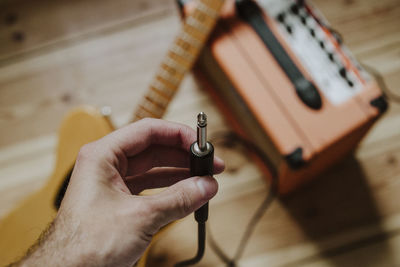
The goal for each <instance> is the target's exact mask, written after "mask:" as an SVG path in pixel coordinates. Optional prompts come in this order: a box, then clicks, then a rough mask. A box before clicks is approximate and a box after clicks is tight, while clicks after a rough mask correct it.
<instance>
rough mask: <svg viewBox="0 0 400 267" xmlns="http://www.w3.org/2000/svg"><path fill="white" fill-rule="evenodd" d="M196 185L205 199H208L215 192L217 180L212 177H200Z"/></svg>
mask: <svg viewBox="0 0 400 267" xmlns="http://www.w3.org/2000/svg"><path fill="white" fill-rule="evenodd" d="M196 184H197V186H198V188H199V190H200V193H201V194H202V196H203V197H208V196H209V195H211V194H212V193H213V192H214V191H216V190H215V180H214V179H213V178H211V177H207V176H205V177H199V179H197V181H196Z"/></svg>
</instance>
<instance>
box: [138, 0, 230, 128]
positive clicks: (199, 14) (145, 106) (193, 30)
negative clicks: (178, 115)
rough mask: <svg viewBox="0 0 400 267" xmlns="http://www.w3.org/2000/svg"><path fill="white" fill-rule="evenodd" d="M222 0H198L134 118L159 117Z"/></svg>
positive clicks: (190, 62)
mask: <svg viewBox="0 0 400 267" xmlns="http://www.w3.org/2000/svg"><path fill="white" fill-rule="evenodd" d="M223 3H224V0H198V2H197V3H196V8H195V10H194V11H193V12H191V13H190V15H188V16H187V17H186V18H185V20H184V23H183V27H182V29H181V32H180V33H179V35H178V36H177V37H176V38H175V40H174V42H173V44H172V46H171V47H170V49H169V50H168V52H167V54H166V56H165V57H164V60H163V61H162V63H161V65H160V67H159V68H158V71H157V73H156V75H155V77H154V78H153V80H152V82H151V84H150V87H149V89H148V90H147V92H146V94H145V95H144V97H143V99H142V101H141V102H140V103H139V106H138V108H137V110H136V111H135V114H134V119H133V120H134V121H137V120H140V119H142V118H146V117H152V118H161V117H162V116H163V114H164V113H165V111H166V109H167V107H168V104H169V102H170V101H171V100H172V98H173V96H174V95H175V93H176V91H177V89H178V87H179V85H180V84H181V82H182V80H183V78H184V76H185V74H186V72H188V71H189V70H190V69H191V68H192V66H193V64H194V63H195V61H196V59H197V57H198V55H199V53H200V51H201V49H202V47H203V45H204V44H205V42H206V41H207V38H208V36H209V34H210V33H211V31H212V29H213V28H214V25H215V23H216V21H217V19H218V14H219V11H220V9H221V7H222V5H223Z"/></svg>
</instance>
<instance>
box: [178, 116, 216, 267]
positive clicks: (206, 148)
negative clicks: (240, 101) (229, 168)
mask: <svg viewBox="0 0 400 267" xmlns="http://www.w3.org/2000/svg"><path fill="white" fill-rule="evenodd" d="M213 173H214V147H213V145H212V144H211V143H210V142H208V141H207V116H206V114H205V113H204V112H200V113H199V114H198V115H197V141H196V142H194V143H193V144H192V145H191V146H190V175H191V176H212V175H213ZM194 218H195V220H196V221H197V223H198V249H197V254H196V256H195V257H194V258H192V259H189V260H185V261H182V262H179V263H177V264H175V266H188V265H192V264H195V263H197V262H199V261H200V260H201V258H202V257H203V255H204V249H205V244H206V221H207V219H208V202H207V203H206V204H204V205H203V206H201V207H200V208H199V209H198V210H196V211H195V212H194Z"/></svg>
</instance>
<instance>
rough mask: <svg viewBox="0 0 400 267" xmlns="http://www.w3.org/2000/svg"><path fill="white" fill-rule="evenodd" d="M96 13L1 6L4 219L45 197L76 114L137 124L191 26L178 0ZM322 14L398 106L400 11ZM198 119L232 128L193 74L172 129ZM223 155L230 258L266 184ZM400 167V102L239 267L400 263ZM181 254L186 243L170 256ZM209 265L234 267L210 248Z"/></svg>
mask: <svg viewBox="0 0 400 267" xmlns="http://www.w3.org/2000/svg"><path fill="white" fill-rule="evenodd" d="M93 3H94V1H93V0H80V1H78V0H74V1H66V0H60V1H49V0H40V1H26V0H13V1H2V2H0V18H1V19H2V20H3V22H4V23H3V24H2V25H1V26H0V129H1V132H0V136H1V138H0V203H1V204H0V215H4V214H5V213H6V212H7V211H8V210H10V209H11V208H12V207H13V206H15V204H16V203H17V202H18V201H19V200H20V199H22V198H23V197H24V196H25V195H27V194H28V193H29V192H32V191H33V190H36V189H38V188H39V187H40V186H41V185H43V183H44V181H45V180H46V179H47V177H48V175H49V174H50V173H51V170H52V164H53V163H54V149H55V146H56V143H57V138H56V134H57V128H58V126H59V123H60V122H61V118H62V117H63V116H64V114H65V113H66V112H67V111H68V110H70V109H71V108H72V107H74V106H77V105H80V104H90V105H94V106H98V107H101V106H103V105H109V106H111V108H112V110H113V115H112V118H113V121H114V122H116V124H117V125H122V124H124V123H126V122H127V121H128V120H129V119H130V115H131V113H132V112H133V110H134V108H135V107H136V104H137V103H138V101H139V99H140V97H141V96H142V94H143V93H144V91H145V90H146V88H147V86H148V84H149V83H150V79H151V77H153V75H154V73H155V71H156V67H157V66H158V63H159V62H160V61H161V59H162V57H163V56H164V53H165V51H166V50H167V48H168V46H169V44H170V42H171V41H172V40H173V37H174V36H175V34H176V33H177V30H178V28H179V19H178V16H177V12H176V11H175V9H174V3H173V1H172V0H171V1H161V0H151V1H141V0H138V1H126V0H116V1H108V0H103V1H101V2H99V1H96V4H93ZM314 4H315V5H316V6H317V7H318V8H320V9H321V11H322V12H323V13H324V15H325V16H326V17H327V19H328V20H329V21H330V22H331V23H332V26H333V27H334V28H335V29H337V30H338V31H339V32H340V33H341V34H342V35H343V37H344V39H345V43H346V44H347V45H348V46H349V47H350V49H351V51H352V52H353V53H354V55H355V56H356V57H357V58H358V59H359V60H360V61H361V62H363V63H365V64H368V65H370V66H373V67H374V68H375V69H377V70H378V71H379V72H380V73H381V74H382V75H383V77H384V78H385V81H386V83H387V85H388V87H389V88H391V89H392V90H397V94H400V90H398V85H399V84H400V45H399V44H400V30H399V26H398V25H400V4H399V2H398V1H397V0H382V1H374V0H362V1H361V0H341V1H328V0H314ZM34 5H35V8H33V6H34ZM13 12H14V13H16V14H17V17H18V19H17V22H14V23H12V22H11V24H10V17H7V16H8V15H9V14H10V13H13ZM7 14H8V15H7ZM11 21H12V18H11ZM16 31H22V32H24V33H25V34H26V35H25V39H23V41H20V42H16V41H14V40H12V39H10V38H11V37H10V36H12V34H13V33H14V32H16ZM200 109H201V110H203V111H205V112H206V113H207V114H209V118H210V126H209V128H210V130H211V129H212V131H213V132H217V131H224V130H227V129H229V125H226V123H225V122H224V119H223V118H222V117H221V115H220V114H219V112H218V110H217V109H216V107H215V106H214V104H213V103H212V102H211V101H210V99H209V97H208V96H207V95H205V94H204V93H203V92H202V90H201V88H199V86H198V85H197V84H196V83H195V81H194V79H193V78H192V77H191V76H188V77H187V78H186V79H185V80H184V83H183V84H182V86H181V88H180V90H179V91H178V93H177V95H176V97H175V99H174V100H173V101H172V104H171V106H170V107H169V108H168V111H167V114H166V116H165V118H166V119H168V120H173V121H178V122H182V123H186V124H189V125H193V118H194V117H195V115H196V114H197V112H198V110H200ZM211 135H212V133H211ZM217 154H220V155H221V156H222V157H223V158H225V159H226V161H227V164H228V166H227V171H226V172H225V173H224V174H222V175H220V176H219V178H218V179H219V181H220V193H219V194H218V195H217V197H216V198H215V199H214V200H212V202H211V208H210V211H211V215H210V227H211V229H212V232H213V235H214V237H215V238H216V239H217V240H218V242H219V243H220V244H221V246H223V248H224V250H225V251H226V252H227V253H228V254H230V255H232V253H233V251H234V249H235V247H236V245H237V242H238V240H239V238H240V235H241V233H242V232H243V229H244V227H245V225H246V223H247V221H248V220H249V218H250V216H251V214H252V213H253V212H254V210H255V208H256V207H257V205H259V203H260V202H261V201H262V199H263V197H264V196H265V194H266V188H267V187H268V183H265V181H264V179H263V178H262V175H261V173H260V172H259V170H258V169H257V168H256V167H255V166H254V165H253V164H252V163H251V162H249V161H248V160H247V159H246V157H244V156H243V155H241V153H238V152H237V151H234V153H233V152H231V150H229V149H227V148H224V147H221V146H218V147H217ZM399 162H400V106H399V105H398V104H396V103H393V102H392V103H391V106H390V109H389V110H388V112H387V113H386V114H385V115H384V116H383V117H382V118H381V120H380V121H379V122H378V123H377V124H376V125H375V126H374V127H373V129H372V130H371V131H370V132H369V134H368V135H367V136H366V138H365V139H364V140H363V142H362V143H361V144H360V147H359V148H358V150H357V152H356V153H355V156H354V157H349V158H346V159H343V162H341V163H340V164H338V165H336V166H335V167H334V168H332V169H331V170H329V171H328V172H327V173H326V174H324V175H323V176H321V177H320V178H319V179H317V180H315V181H314V182H312V183H311V184H309V185H308V186H307V187H305V188H304V189H302V190H300V191H299V192H297V193H295V194H293V195H292V196H290V197H288V198H286V199H281V200H279V201H276V202H274V204H273V205H272V206H271V208H270V209H269V210H268V211H267V212H266V214H265V216H264V217H263V219H262V220H261V222H260V224H259V225H258V226H257V228H256V230H255V233H254V235H253V236H252V238H251V240H250V243H249V246H248V247H247V249H246V250H245V253H244V257H243V258H242V260H241V262H240V264H241V266H266V265H268V266H398V265H400V257H399V255H400V253H399V252H400V238H399V235H400V204H399V203H400V201H399V192H400V183H399V182H398V181H399V178H400V164H399ZM194 229H195V224H194V223H193V220H192V218H191V216H189V217H188V218H187V219H185V220H183V221H182V222H181V223H180V224H179V227H178V228H175V229H173V230H172V231H171V232H169V233H168V234H167V235H166V237H165V238H164V239H162V240H160V241H159V244H158V245H157V246H156V247H154V249H153V251H152V252H151V253H152V256H153V258H152V260H153V262H154V263H157V265H158V266H161V265H168V264H171V263H173V262H175V261H176V260H179V259H183V258H186V256H187V255H188V254H191V253H194V249H195V230H194ZM182 233H184V234H182ZM171 242H177V244H181V245H180V246H179V247H178V246H176V247H174V248H171V246H168V245H169V244H170V243H171ZM199 266H223V264H222V263H221V261H219V260H218V259H217V257H216V256H215V254H214V253H213V252H212V251H210V249H209V247H208V248H207V250H206V257H205V259H204V261H202V262H201V264H200V265H199Z"/></svg>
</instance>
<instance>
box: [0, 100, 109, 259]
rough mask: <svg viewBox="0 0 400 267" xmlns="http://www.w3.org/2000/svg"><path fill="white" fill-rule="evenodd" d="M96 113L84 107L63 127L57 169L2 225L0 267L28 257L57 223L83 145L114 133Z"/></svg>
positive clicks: (58, 149) (71, 116) (0, 227)
mask: <svg viewBox="0 0 400 267" xmlns="http://www.w3.org/2000/svg"><path fill="white" fill-rule="evenodd" d="M113 129H114V128H113V127H112V125H111V123H110V122H109V120H108V119H107V118H106V117H104V116H103V115H102V114H101V113H100V112H99V111H98V110H97V109H95V108H90V107H84V108H78V109H75V110H73V111H72V112H70V113H69V114H68V115H67V117H66V118H65V119H64V121H63V122H62V124H61V128H60V132H59V144H58V148H57V161H56V166H55V169H54V171H53V174H52V175H51V178H50V179H49V181H48V182H47V184H46V185H45V186H44V187H43V188H42V189H41V190H40V191H38V192H36V193H34V194H33V195H31V196H29V197H28V198H27V199H25V200H23V202H22V203H21V204H20V205H19V206H18V207H17V208H16V209H15V210H13V211H12V212H11V213H10V214H9V215H8V216H6V217H5V218H3V219H2V220H1V221H0V236H1V238H0V266H4V265H7V264H9V263H11V262H13V261H15V260H17V259H19V258H20V257H21V256H23V255H24V253H26V251H27V250H28V248H29V247H31V246H32V245H33V244H34V243H35V242H36V240H37V239H38V238H39V236H40V234H41V233H42V232H43V231H44V230H45V229H46V228H47V227H48V225H49V224H50V223H51V221H52V220H53V219H54V217H55V215H56V213H57V210H56V207H55V205H54V201H55V198H56V196H57V193H58V191H59V189H60V187H61V186H62V184H63V182H64V180H65V177H66V176H67V175H68V174H69V173H70V171H71V169H72V167H73V165H74V162H75V159H76V156H77V154H78V152H79V149H80V148H81V146H83V145H84V144H87V143H89V142H92V141H94V140H97V139H99V138H101V137H102V136H104V135H106V134H108V133H110V132H111V131H113Z"/></svg>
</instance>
